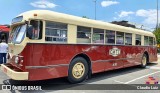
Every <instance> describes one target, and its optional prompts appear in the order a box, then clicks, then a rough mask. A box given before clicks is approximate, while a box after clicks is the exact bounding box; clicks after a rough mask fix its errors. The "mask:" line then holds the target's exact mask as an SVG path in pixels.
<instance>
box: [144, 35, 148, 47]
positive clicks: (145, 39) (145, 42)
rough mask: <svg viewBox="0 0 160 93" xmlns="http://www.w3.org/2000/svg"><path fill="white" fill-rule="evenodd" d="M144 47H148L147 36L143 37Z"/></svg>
mask: <svg viewBox="0 0 160 93" xmlns="http://www.w3.org/2000/svg"><path fill="white" fill-rule="evenodd" d="M144 45H147V46H148V45H149V37H148V36H144Z"/></svg>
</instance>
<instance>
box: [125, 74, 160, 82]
mask: <svg viewBox="0 0 160 93" xmlns="http://www.w3.org/2000/svg"><path fill="white" fill-rule="evenodd" d="M156 73H160V71H156V72H154V73H150V74H147V75H144V76H141V77H139V78H135V79H133V80H130V81H128V82H125V83H124V84H129V83H131V82H133V81H136V80H138V79H142V78H144V77H147V76H150V75H153V74H156Z"/></svg>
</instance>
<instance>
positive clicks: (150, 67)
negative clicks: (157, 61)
mask: <svg viewBox="0 0 160 93" xmlns="http://www.w3.org/2000/svg"><path fill="white" fill-rule="evenodd" d="M146 68H148V69H157V70H160V67H155V66H154V67H153V66H146Z"/></svg>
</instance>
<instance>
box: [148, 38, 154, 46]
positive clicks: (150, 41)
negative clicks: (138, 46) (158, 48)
mask: <svg viewBox="0 0 160 93" xmlns="http://www.w3.org/2000/svg"><path fill="white" fill-rule="evenodd" d="M149 45H150V46H153V37H149Z"/></svg>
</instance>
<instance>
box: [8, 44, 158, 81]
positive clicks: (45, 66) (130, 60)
mask: <svg viewBox="0 0 160 93" xmlns="http://www.w3.org/2000/svg"><path fill="white" fill-rule="evenodd" d="M114 47H116V48H118V49H120V50H121V53H120V55H118V56H116V57H113V56H112V55H110V54H109V50H110V49H112V48H114ZM145 51H147V52H148V53H149V61H150V62H153V61H156V60H157V52H156V47H145V46H121V45H89V44H88V45H87V44H75V45H74V44H36V43H35V44H32V43H29V44H27V45H26V47H25V48H24V50H23V51H22V53H21V54H20V55H21V56H24V62H23V66H21V67H20V66H18V65H17V67H19V68H20V69H22V70H23V71H28V72H29V80H43V79H50V78H58V77H64V76H67V75H68V67H69V64H70V62H71V60H72V59H73V58H74V57H75V56H76V55H78V54H85V55H87V56H88V57H89V58H90V60H91V69H92V73H98V72H102V71H106V70H112V69H118V68H123V67H129V66H134V65H139V64H140V63H141V59H142V56H143V54H144V52H145ZM13 59H14V57H13V58H12V60H10V61H12V62H11V63H12V64H13V65H15V64H14V62H13ZM115 64H116V65H115ZM114 65H115V66H114ZM15 66H16V65H15Z"/></svg>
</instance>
